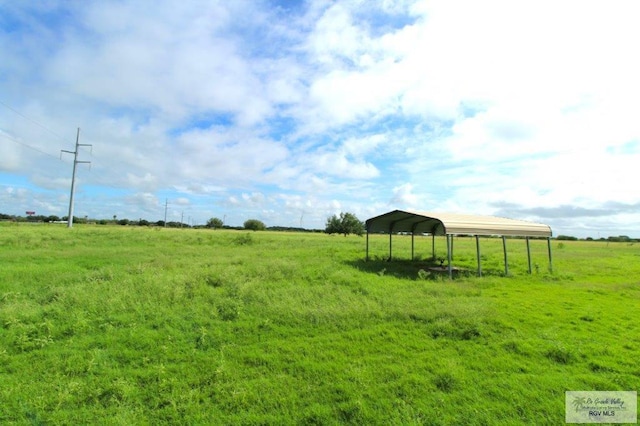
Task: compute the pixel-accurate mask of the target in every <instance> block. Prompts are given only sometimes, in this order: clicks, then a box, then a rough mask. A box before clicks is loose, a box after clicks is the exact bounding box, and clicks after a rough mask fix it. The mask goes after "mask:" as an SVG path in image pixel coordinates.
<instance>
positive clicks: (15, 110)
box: [0, 100, 66, 140]
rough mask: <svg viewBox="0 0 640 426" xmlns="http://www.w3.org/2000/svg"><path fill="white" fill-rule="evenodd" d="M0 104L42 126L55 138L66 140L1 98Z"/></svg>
mask: <svg viewBox="0 0 640 426" xmlns="http://www.w3.org/2000/svg"><path fill="white" fill-rule="evenodd" d="M0 105H2V106H4V107H5V108H7V109H9V110H11V111H13V112H14V113H16V114H18V115H19V116H20V117H22V118H24V119H25V120H28V121H30V122H32V123H33V124H35V125H37V126H40V127H42V128H43V129H45V130H46V131H47V132H49V133H51V134H52V135H54V136H56V137H57V138H60V139H61V140H66V139H65V138H63V137H62V136H60V135H59V134H57V133H56V132H54V131H53V130H51V129H50V128H48V127H47V126H45V125H44V124H42V123H39V122H37V121H36V120H34V119H33V118H30V117H27V116H26V115H24V114H23V113H21V112H20V111H18V110H17V109H15V108H13V107H11V106H10V105H7V104H6V103H4V102H2V101H1V100H0Z"/></svg>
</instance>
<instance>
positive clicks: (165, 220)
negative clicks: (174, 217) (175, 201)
mask: <svg viewBox="0 0 640 426" xmlns="http://www.w3.org/2000/svg"><path fill="white" fill-rule="evenodd" d="M168 205H169V200H168V199H167V198H165V199H164V227H165V228H166V227H167V206H168Z"/></svg>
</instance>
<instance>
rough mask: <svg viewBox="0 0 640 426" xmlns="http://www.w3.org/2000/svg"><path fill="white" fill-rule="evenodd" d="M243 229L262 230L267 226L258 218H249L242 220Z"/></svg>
mask: <svg viewBox="0 0 640 426" xmlns="http://www.w3.org/2000/svg"><path fill="white" fill-rule="evenodd" d="M244 229H249V230H251V231H264V230H265V229H267V227H266V226H265V225H264V223H262V222H261V221H259V220H258V219H249V220H246V221H245V222H244Z"/></svg>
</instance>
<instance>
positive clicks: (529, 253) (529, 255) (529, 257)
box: [525, 237, 531, 275]
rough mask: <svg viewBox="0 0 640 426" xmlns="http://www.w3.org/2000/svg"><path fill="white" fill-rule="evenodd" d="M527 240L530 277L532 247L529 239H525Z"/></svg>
mask: <svg viewBox="0 0 640 426" xmlns="http://www.w3.org/2000/svg"><path fill="white" fill-rule="evenodd" d="M525 238H526V240H527V262H528V263H529V275H531V247H529V237H525Z"/></svg>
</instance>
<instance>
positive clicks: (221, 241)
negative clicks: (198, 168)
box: [0, 224, 640, 425]
mask: <svg viewBox="0 0 640 426" xmlns="http://www.w3.org/2000/svg"><path fill="white" fill-rule="evenodd" d="M410 241H411V240H410V237H404V236H399V237H396V238H394V257H398V258H399V259H398V260H397V261H394V262H386V261H385V260H384V259H386V258H387V256H388V237H387V236H381V235H376V236H371V237H370V256H371V259H372V260H371V261H369V262H364V254H365V240H364V238H360V237H355V236H349V237H342V236H328V235H324V234H302V233H297V234H296V233H276V232H256V233H253V232H252V233H247V232H242V231H220V230H217V231H211V230H179V229H153V228H138V227H111V226H91V225H86V226H76V227H75V228H73V229H66V228H64V227H62V226H56V225H26V224H21V225H11V224H0V423H2V424H122V425H130V424H159V423H172V424H328V425H331V424H345V423H346V424H398V425H400V424H402V425H405V424H434V425H437V424H443V425H450V424H467V425H473V424H477V425H482V424H491V425H494V424H505V425H511V424H524V423H526V424H550V425H557V424H562V423H564V413H565V407H564V393H565V391H567V390H640V363H639V362H638V355H639V354H640V325H639V324H640V309H639V308H640V245H639V244H636V245H633V244H628V243H606V242H579V241H575V242H574V241H564V242H558V241H553V242H552V249H553V267H554V273H553V274H550V273H549V271H548V259H547V245H546V241H532V242H531V252H532V258H533V260H532V262H533V263H534V265H535V268H534V272H533V274H531V275H529V274H528V273H527V258H526V246H525V243H524V241H523V240H515V239H509V240H507V246H508V257H509V272H510V274H509V276H504V265H503V257H502V241H501V240H500V239H481V253H482V268H483V273H484V276H483V277H481V278H478V277H475V276H474V273H475V268H476V251H475V240H474V239H471V238H456V239H455V241H454V263H455V265H456V266H459V267H461V268H467V269H468V270H469V271H470V273H468V274H466V273H464V272H463V273H462V274H460V276H458V277H456V279H454V280H453V281H450V280H448V279H447V278H445V277H443V276H441V275H439V274H435V273H432V272H429V269H428V267H429V266H430V265H432V263H431V262H430V260H429V257H430V256H431V238H430V237H429V238H427V237H420V238H416V249H415V250H416V255H417V257H418V261H416V262H409V261H408V260H407V259H408V257H409V256H410V253H411V246H410ZM436 253H437V255H436V256H445V253H446V248H445V242H444V239H442V238H440V239H436ZM403 258H404V260H403Z"/></svg>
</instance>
